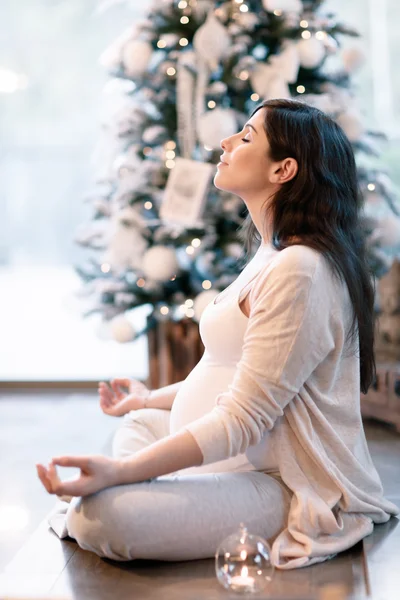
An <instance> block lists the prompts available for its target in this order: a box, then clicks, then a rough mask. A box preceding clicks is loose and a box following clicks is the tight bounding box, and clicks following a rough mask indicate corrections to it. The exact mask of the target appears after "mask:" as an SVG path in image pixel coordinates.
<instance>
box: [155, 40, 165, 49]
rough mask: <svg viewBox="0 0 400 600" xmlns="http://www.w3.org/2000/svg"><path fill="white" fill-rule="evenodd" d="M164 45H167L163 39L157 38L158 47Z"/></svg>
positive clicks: (163, 46)
mask: <svg viewBox="0 0 400 600" xmlns="http://www.w3.org/2000/svg"><path fill="white" fill-rule="evenodd" d="M166 45H167V42H166V41H165V40H158V42H157V47H158V48H165V46H166Z"/></svg>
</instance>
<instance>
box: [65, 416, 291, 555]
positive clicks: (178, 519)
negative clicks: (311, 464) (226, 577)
mask: <svg viewBox="0 0 400 600" xmlns="http://www.w3.org/2000/svg"><path fill="white" fill-rule="evenodd" d="M169 414H170V411H168V410H161V409H154V408H148V409H142V410H137V411H131V412H130V413H128V414H127V415H125V417H124V419H123V422H122V425H121V427H120V428H119V429H118V430H117V431H116V433H115V436H114V439H113V455H114V456H116V457H121V456H128V455H132V454H133V453H135V452H137V451H138V450H141V449H142V448H146V447H147V446H149V445H150V444H152V443H154V442H156V441H157V440H159V439H161V438H163V437H165V436H167V435H168V434H169ZM208 466H209V469H210V471H209V473H204V472H202V473H200V474H188V475H184V474H176V473H172V474H169V475H163V476H161V477H158V478H156V479H153V480H152V481H144V482H140V483H132V484H128V485H122V486H116V487H112V488H107V489H105V490H103V491H101V492H98V493H97V494H93V495H91V496H87V497H86V498H74V499H73V500H72V502H71V503H70V505H69V508H68V512H67V519H66V524H67V528H68V534H69V535H70V536H71V537H72V538H75V540H76V541H77V542H78V544H79V546H80V547H81V548H83V549H84V550H91V551H92V552H94V553H96V554H98V555H99V556H103V557H107V558H111V559H114V560H119V561H125V560H133V559H136V558H140V559H157V560H164V561H180V560H194V559H200V558H210V557H213V556H214V555H215V551H216V549H217V546H218V545H219V544H220V543H221V542H222V540H223V539H224V538H225V537H226V536H228V535H230V534H231V533H233V532H234V531H236V530H237V529H238V528H239V524H240V523H241V522H243V523H245V525H246V526H247V527H248V529H249V531H250V532H252V533H256V534H257V535H261V536H262V537H264V538H265V539H267V540H268V541H269V542H270V543H271V542H272V541H273V540H274V539H275V537H276V536H277V535H278V534H279V533H280V531H281V530H282V529H283V528H284V526H285V524H286V522H287V516H288V511H289V504H290V500H291V494H290V492H289V490H288V489H287V488H286V486H285V485H284V484H283V483H282V481H281V480H280V478H279V476H278V474H272V475H271V474H268V475H267V474H266V473H263V472H260V471H247V472H245V471H243V472H222V473H213V472H212V464H211V465H208Z"/></svg>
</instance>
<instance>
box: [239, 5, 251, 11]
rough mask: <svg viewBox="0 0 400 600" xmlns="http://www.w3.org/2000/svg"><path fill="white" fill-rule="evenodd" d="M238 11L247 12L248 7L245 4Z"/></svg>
mask: <svg viewBox="0 0 400 600" xmlns="http://www.w3.org/2000/svg"><path fill="white" fill-rule="evenodd" d="M239 10H240V12H248V10H249V7H248V6H247V4H241V5H240V8H239Z"/></svg>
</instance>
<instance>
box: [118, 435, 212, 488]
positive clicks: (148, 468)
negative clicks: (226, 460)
mask: <svg viewBox="0 0 400 600" xmlns="http://www.w3.org/2000/svg"><path fill="white" fill-rule="evenodd" d="M114 460H115V463H116V464H115V465H114V468H115V475H116V484H117V485H120V484H125V483H136V482H139V481H145V480H146V479H151V478H154V477H159V476H161V475H167V474H168V473H173V472H175V471H180V470H181V469H186V468H188V467H196V466H200V465H201V464H202V463H203V455H202V452H201V450H200V448H199V446H198V444H197V442H196V440H195V439H194V437H193V436H192V434H191V433H189V432H188V431H181V432H178V433H176V434H174V435H170V436H168V437H166V438H163V439H162V440H159V441H158V442H155V443H154V444H151V446H148V447H147V448H144V449H143V450H139V452H136V453H135V454H132V455H131V456H127V457H124V458H121V459H114Z"/></svg>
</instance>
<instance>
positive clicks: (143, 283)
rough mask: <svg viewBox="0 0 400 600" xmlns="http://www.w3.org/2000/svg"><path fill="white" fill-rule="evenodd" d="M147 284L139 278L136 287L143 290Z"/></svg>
mask: <svg viewBox="0 0 400 600" xmlns="http://www.w3.org/2000/svg"><path fill="white" fill-rule="evenodd" d="M145 283H146V282H145V280H144V279H143V277H139V279H138V280H137V282H136V285H137V286H138V287H141V288H142V287H144V286H145Z"/></svg>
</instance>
